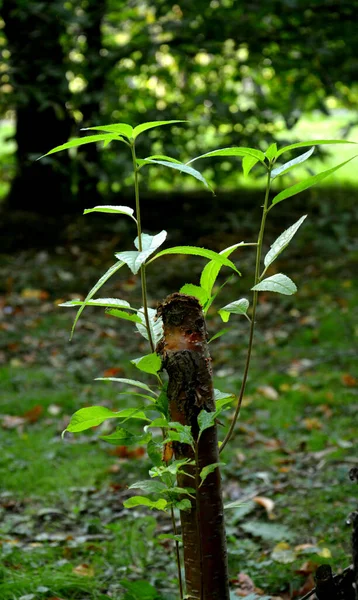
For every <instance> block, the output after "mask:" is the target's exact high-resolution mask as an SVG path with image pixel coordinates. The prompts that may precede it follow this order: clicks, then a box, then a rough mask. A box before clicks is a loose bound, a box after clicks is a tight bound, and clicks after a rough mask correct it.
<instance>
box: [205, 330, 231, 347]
mask: <svg viewBox="0 0 358 600" xmlns="http://www.w3.org/2000/svg"><path fill="white" fill-rule="evenodd" d="M229 331H230V329H228V328H226V329H220V331H218V332H217V333H215V335H213V336H212V337H211V338H210V340H209V341H208V344H211V342H213V341H214V340H217V339H218V338H219V337H221V336H222V335H225V333H228V332H229Z"/></svg>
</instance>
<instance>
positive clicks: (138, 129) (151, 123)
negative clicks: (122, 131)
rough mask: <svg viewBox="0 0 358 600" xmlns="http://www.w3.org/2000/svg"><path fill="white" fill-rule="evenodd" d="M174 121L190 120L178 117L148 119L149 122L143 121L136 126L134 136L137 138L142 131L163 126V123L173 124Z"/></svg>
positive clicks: (184, 121)
mask: <svg viewBox="0 0 358 600" xmlns="http://www.w3.org/2000/svg"><path fill="white" fill-rule="evenodd" d="M173 123H188V121H186V120H185V119H184V120H183V119H180V120H178V119H176V120H175V121H148V123H142V124H141V125H137V127H135V128H134V130H133V138H134V139H135V138H137V137H138V135H139V134H140V133H143V131H147V130H148V129H153V127H162V125H171V124H173Z"/></svg>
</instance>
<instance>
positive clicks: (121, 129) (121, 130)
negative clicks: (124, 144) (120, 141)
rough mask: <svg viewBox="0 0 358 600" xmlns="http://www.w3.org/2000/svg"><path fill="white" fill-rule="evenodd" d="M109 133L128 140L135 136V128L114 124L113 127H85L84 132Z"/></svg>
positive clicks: (125, 124) (123, 124)
mask: <svg viewBox="0 0 358 600" xmlns="http://www.w3.org/2000/svg"><path fill="white" fill-rule="evenodd" d="M91 130H95V131H108V132H109V133H116V134H117V135H124V136H125V137H127V138H128V139H129V138H131V137H132V135H133V127H132V126H131V125H128V124H127V123H113V124H112V125H96V126H95V127H83V128H82V131H91Z"/></svg>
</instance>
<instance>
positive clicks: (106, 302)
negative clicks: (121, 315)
mask: <svg viewBox="0 0 358 600" xmlns="http://www.w3.org/2000/svg"><path fill="white" fill-rule="evenodd" d="M84 303H85V301H84V300H80V299H79V298H78V299H76V300H68V301H67V302H62V304H59V305H58V306H82V305H83V304H84ZM86 306H104V307H113V308H114V307H115V308H125V309H127V310H137V309H136V308H132V307H131V305H130V304H129V302H127V301H126V300H120V299H119V298H97V299H96V300H88V302H86Z"/></svg>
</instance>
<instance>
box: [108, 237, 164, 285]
mask: <svg viewBox="0 0 358 600" xmlns="http://www.w3.org/2000/svg"><path fill="white" fill-rule="evenodd" d="M144 236H146V237H144ZM166 237H167V232H166V231H164V230H163V231H161V232H160V233H158V234H157V235H148V234H142V240H145V248H146V249H143V250H142V251H141V252H140V251H138V252H135V251H127V252H118V253H116V254H115V257H116V258H118V259H119V260H122V261H123V262H124V263H126V265H127V266H128V267H129V268H130V270H131V271H132V273H134V275H136V274H137V273H138V271H139V269H140V268H141V266H142V264H143V263H144V262H145V261H146V260H147V258H148V257H149V256H151V254H153V252H155V250H156V249H157V248H159V246H161V245H162V244H163V242H164V241H165V238H166ZM137 243H138V241H137Z"/></svg>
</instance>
